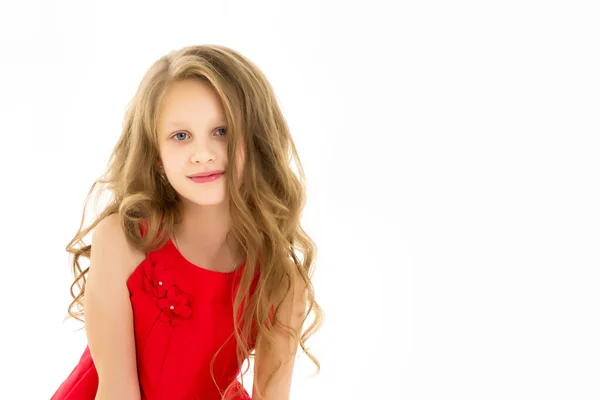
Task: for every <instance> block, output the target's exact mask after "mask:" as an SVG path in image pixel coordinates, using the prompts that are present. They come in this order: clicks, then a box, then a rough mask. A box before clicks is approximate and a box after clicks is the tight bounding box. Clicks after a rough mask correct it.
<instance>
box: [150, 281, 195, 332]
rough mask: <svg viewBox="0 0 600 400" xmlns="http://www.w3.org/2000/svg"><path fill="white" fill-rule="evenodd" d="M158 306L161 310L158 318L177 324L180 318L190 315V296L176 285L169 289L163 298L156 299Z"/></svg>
mask: <svg viewBox="0 0 600 400" xmlns="http://www.w3.org/2000/svg"><path fill="white" fill-rule="evenodd" d="M158 307H159V308H160V309H161V310H162V314H161V315H160V319H161V320H163V321H169V322H170V323H171V325H177V324H178V323H179V322H181V318H184V319H187V318H189V317H190V315H192V307H191V305H190V298H189V297H188V296H187V295H186V294H185V293H183V292H182V291H181V290H179V289H177V287H176V286H173V287H172V288H171V289H169V290H168V291H167V295H166V296H165V297H164V298H162V299H159V300H158Z"/></svg>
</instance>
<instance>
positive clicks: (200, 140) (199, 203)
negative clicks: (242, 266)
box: [158, 80, 245, 272]
mask: <svg viewBox="0 0 600 400" xmlns="http://www.w3.org/2000/svg"><path fill="white" fill-rule="evenodd" d="M158 142H159V151H160V158H161V163H162V166H161V167H160V170H161V171H163V172H164V173H165V174H166V176H167V179H168V181H169V183H170V184H171V186H173V188H174V189H175V190H176V191H177V193H178V194H179V197H180V198H181V200H182V201H181V205H182V209H183V216H184V218H183V222H182V223H181V224H179V225H177V226H175V238H176V239H177V240H176V243H177V244H178V245H179V250H180V252H181V253H182V254H183V255H184V256H185V257H186V258H187V259H188V260H190V261H191V262H192V263H194V264H196V265H199V266H202V267H203V268H206V269H211V270H216V271H221V272H229V271H231V270H233V269H235V268H236V266H237V265H238V263H239V262H241V260H235V257H234V254H235V252H236V251H237V250H238V248H239V247H238V246H239V244H237V243H234V242H233V240H232V238H229V242H228V243H227V242H226V240H225V239H226V234H227V232H228V231H229V230H230V229H231V219H230V213H229V207H228V191H227V185H226V181H225V180H226V179H227V178H226V177H225V176H221V177H220V178H219V179H217V180H216V181H212V182H207V183H196V182H194V181H192V180H191V179H189V178H188V177H187V176H188V175H191V174H194V173H198V172H205V171H211V170H226V169H227V167H228V165H229V163H228V160H227V146H228V142H229V136H228V133H227V119H226V117H225V113H224V109H223V107H222V104H221V101H220V99H219V97H218V95H217V93H216V92H215V91H214V89H213V88H212V87H211V86H210V85H209V84H208V83H205V82H199V81H193V80H185V81H179V82H174V83H172V84H171V85H170V86H169V88H168V89H167V92H166V94H165V98H164V102H163V104H162V106H161V109H160V111H159V117H158ZM244 161H245V154H244V151H243V147H242V148H240V151H239V152H238V160H237V168H238V171H239V175H238V177H239V179H240V180H241V175H242V168H243V165H244Z"/></svg>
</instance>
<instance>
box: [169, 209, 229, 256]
mask: <svg viewBox="0 0 600 400" xmlns="http://www.w3.org/2000/svg"><path fill="white" fill-rule="evenodd" d="M231 226H232V224H231V217H230V214H229V210H228V206H227V204H217V205H208V206H199V205H197V204H194V205H190V206H184V208H183V219H182V222H181V223H180V224H179V225H176V226H175V234H176V238H177V240H178V241H179V242H180V243H181V242H183V243H186V244H190V245H192V246H194V247H195V248H198V249H203V250H205V251H206V252H207V253H217V252H219V251H220V250H221V249H222V248H223V247H227V246H229V247H231V249H232V250H234V249H235V247H233V243H232V241H233V239H232V238H231V235H230V238H229V243H227V240H226V239H227V233H228V232H229V231H230V230H231Z"/></svg>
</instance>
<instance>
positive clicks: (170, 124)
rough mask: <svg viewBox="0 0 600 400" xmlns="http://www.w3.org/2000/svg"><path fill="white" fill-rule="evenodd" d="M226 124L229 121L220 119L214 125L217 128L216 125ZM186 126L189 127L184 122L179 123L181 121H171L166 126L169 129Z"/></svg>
mask: <svg viewBox="0 0 600 400" xmlns="http://www.w3.org/2000/svg"><path fill="white" fill-rule="evenodd" d="M225 124H227V119H225V118H222V119H218V120H217V123H214V124H213V125H214V126H216V125H225ZM184 125H187V124H186V123H183V122H179V121H170V122H168V123H167V125H166V126H168V127H178V126H184Z"/></svg>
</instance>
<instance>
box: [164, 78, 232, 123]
mask: <svg viewBox="0 0 600 400" xmlns="http://www.w3.org/2000/svg"><path fill="white" fill-rule="evenodd" d="M225 122H227V119H226V117H225V112H224V109H223V106H222V104H221V99H220V98H219V96H218V95H217V92H216V91H215V90H214V89H213V88H212V86H211V85H210V84H209V83H206V82H199V81H193V80H185V81H178V82H173V83H171V84H170V85H169V87H168V88H167V90H166V92H165V94H164V97H163V100H162V104H161V106H160V109H159V114H158V127H159V129H168V128H172V127H177V126H181V125H182V124H185V125H194V126H198V127H203V126H212V125H215V124H223V123H225Z"/></svg>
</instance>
